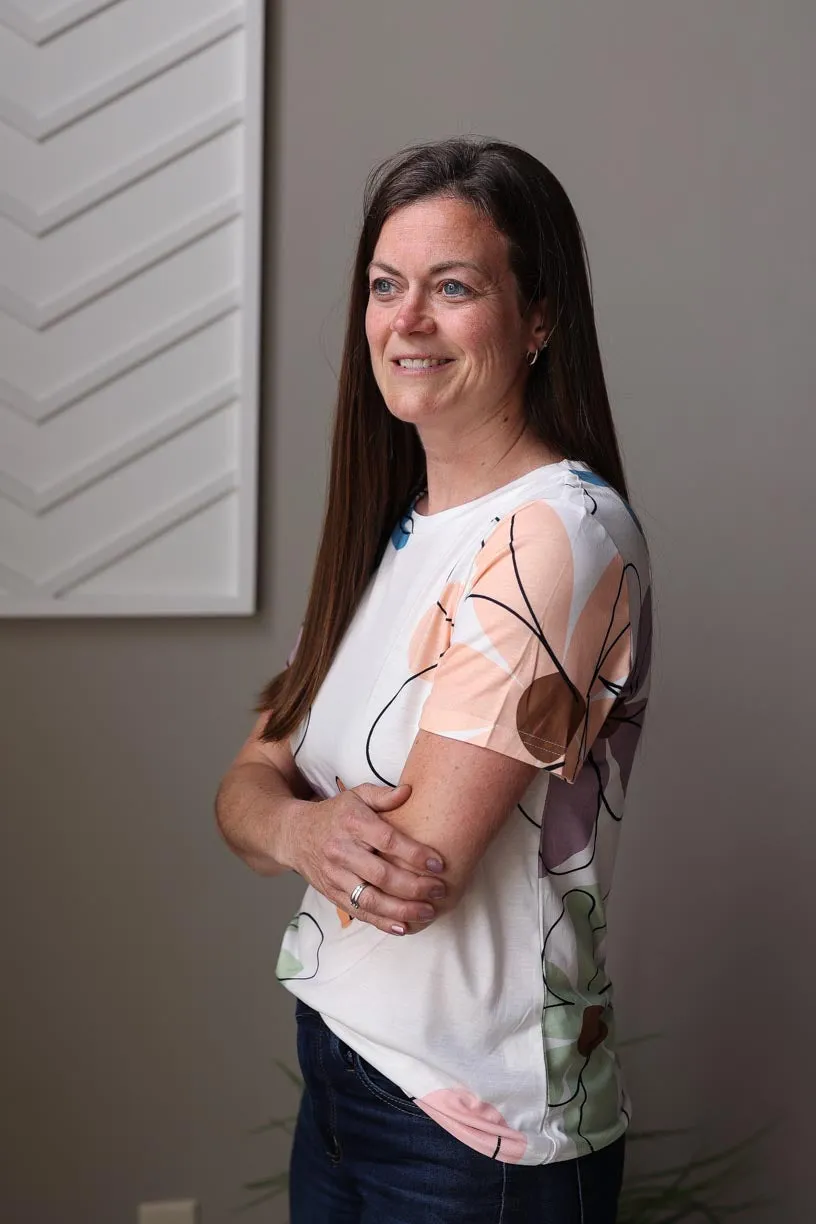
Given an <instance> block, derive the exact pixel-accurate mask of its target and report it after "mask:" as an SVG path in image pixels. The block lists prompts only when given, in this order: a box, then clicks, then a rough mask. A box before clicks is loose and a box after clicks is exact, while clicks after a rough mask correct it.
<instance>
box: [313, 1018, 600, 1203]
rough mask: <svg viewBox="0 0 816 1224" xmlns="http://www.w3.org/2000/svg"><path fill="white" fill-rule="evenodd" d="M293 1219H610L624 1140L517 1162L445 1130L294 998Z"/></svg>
mask: <svg viewBox="0 0 816 1224" xmlns="http://www.w3.org/2000/svg"><path fill="white" fill-rule="evenodd" d="M297 1021H298V1058H299V1060H300V1066H301V1071H302V1074H303V1079H304V1084H305V1091H304V1094H303V1100H302V1101H301V1106H300V1112H299V1114H298V1121H297V1127H296V1130H295V1139H294V1145H293V1149H292V1165H291V1181H290V1210H291V1224H614V1221H615V1216H616V1214H617V1202H618V1194H619V1192H620V1184H621V1176H622V1172H623V1151H624V1139H623V1138H621V1139H618V1140H617V1141H616V1142H615V1143H612V1144H610V1146H609V1147H606V1148H602V1149H601V1150H600V1151H598V1152H593V1153H591V1154H590V1155H588V1156H581V1157H579V1158H578V1159H575V1160H565V1161H560V1162H558V1163H556V1164H547V1165H512V1164H505V1163H504V1162H502V1161H498V1160H491V1159H490V1158H489V1157H488V1156H483V1155H482V1153H481V1152H477V1151H474V1150H473V1149H472V1148H469V1147H467V1145H466V1144H464V1143H462V1142H460V1140H458V1139H455V1138H454V1137H453V1135H449V1134H448V1132H447V1131H446V1130H444V1129H443V1128H442V1127H441V1126H439V1125H438V1123H436V1122H434V1121H432V1119H431V1118H429V1117H428V1116H427V1114H425V1113H423V1111H422V1110H421V1109H420V1108H419V1107H418V1106H417V1105H415V1104H414V1103H413V1101H412V1100H411V1098H410V1097H408V1096H406V1095H405V1093H404V1092H402V1091H401V1089H399V1088H398V1087H397V1086H396V1084H393V1083H392V1082H391V1080H389V1079H386V1077H385V1076H384V1075H381V1074H380V1072H379V1071H375V1069H374V1068H373V1067H372V1066H371V1064H370V1063H367V1062H365V1061H364V1060H363V1059H362V1058H360V1056H359V1055H358V1054H356V1053H355V1051H354V1050H352V1049H351V1048H350V1047H349V1046H347V1045H346V1044H345V1042H343V1041H341V1040H340V1038H339V1037H336V1036H335V1035H334V1033H332V1032H331V1030H330V1029H328V1028H327V1027H326V1025H325V1024H324V1023H323V1020H322V1019H321V1017H320V1015H319V1013H318V1012H316V1011H314V1010H313V1009H312V1008H311V1007H307V1006H306V1004H304V1003H301V1002H298V1005H297Z"/></svg>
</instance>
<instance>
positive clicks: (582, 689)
mask: <svg viewBox="0 0 816 1224" xmlns="http://www.w3.org/2000/svg"><path fill="white" fill-rule="evenodd" d="M631 649H632V634H631V626H630V623H629V599H628V591H627V582H626V573H625V567H624V563H623V559H622V558H621V556H620V554H619V552H618V550H617V549H616V547H615V545H614V544H613V542H612V540H611V539H610V537H609V535H608V534H607V533H606V531H605V530H604V528H603V527H602V526H601V525H600V523H598V522H596V521H595V519H594V518H593V517H592V515H590V514H589V513H584V512H577V511H576V510H574V509H572V508H559V507H558V505H557V503H554V502H547V501H536V502H532V503H530V504H529V505H526V506H523V507H521V508H520V509H519V510H517V511H515V512H514V513H513V514H511V515H508V516H507V517H506V518H504V519H502V520H501V521H500V522H499V523H498V525H497V526H496V528H495V529H494V531H493V532H492V533H491V535H490V536H489V538H488V539H487V540H486V541H485V543H484V545H483V546H482V548H481V549H480V551H479V553H478V554H477V556H476V559H475V562H474V566H473V569H472V572H471V575H470V578H469V581H468V584H467V586H466V587H465V590H464V592H463V595H462V599H461V600H460V602H459V606H458V608H457V610H456V613H455V623H454V626H453V630H452V633H451V640H450V645H449V647H448V649H447V650H446V651H445V652H444V653H443V655H442V657H441V659H440V661H439V664H438V666H437V667H436V669H435V672H434V679H433V685H432V688H431V692H430V694H429V696H428V699H427V701H426V702H425V705H424V707H423V711H422V716H421V719H420V727H421V728H422V729H423V730H425V731H433V732H435V733H436V734H438V735H444V736H448V737H450V738H453V739H459V740H465V741H467V742H469V743H473V744H478V745H481V746H482V747H485V748H491V749H493V750H494V751H496V752H501V753H503V754H504V755H506V756H511V757H514V758H516V759H517V760H519V761H524V762H526V763H529V764H534V765H538V766H540V767H541V768H544V769H547V770H548V771H549V772H551V773H554V774H556V775H558V776H560V777H563V778H564V779H566V780H567V781H568V782H573V781H574V780H575V778H576V777H577V775H578V772H579V770H580V768H581V765H582V764H583V762H584V760H585V759H586V756H587V753H588V752H589V749H590V748H591V746H592V743H593V742H594V740H595V737H596V736H597V734H598V732H599V730H600V728H601V727H602V725H603V723H604V721H605V719H606V716H607V714H608V713H609V711H610V709H611V708H612V705H613V704H614V702H615V700H616V699H617V697H618V695H619V694H620V692H621V689H622V688H623V687H624V685H625V684H626V681H627V679H628V676H629V673H630V670H631V666H632V661H631Z"/></svg>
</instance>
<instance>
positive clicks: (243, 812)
mask: <svg viewBox="0 0 816 1224" xmlns="http://www.w3.org/2000/svg"><path fill="white" fill-rule="evenodd" d="M265 722H266V716H265V715H261V717H260V718H259V719H258V720H257V722H256V723H255V726H254V727H253V728H252V731H251V733H250V735H249V737H248V739H247V741H246V743H245V744H244V745H243V747H242V748H241V751H240V752H239V753H238V755H237V757H236V758H235V760H234V761H233V763H232V765H231V767H230V769H229V770H228V772H227V773H226V774H225V775H224V778H223V780H222V782H221V785H220V786H219V788H218V794H217V796H216V800H215V814H216V822H217V825H218V828H219V831H220V833H221V836H222V837H223V838H224V841H225V842H226V843H227V845H228V846H229V848H230V850H232V852H233V853H234V854H237V855H238V857H239V858H241V859H243V861H244V862H245V863H246V864H247V866H248V867H251V868H252V870H253V871H256V872H257V873H258V874H259V875H266V876H274V875H280V874H281V872H283V871H288V870H290V868H291V867H292V863H291V846H290V844H289V843H290V842H291V829H292V821H293V820H295V819H296V818H297V816H298V815H301V814H302V812H303V808H304V806H307V805H308V804H309V802H310V800H311V799H313V798H314V795H313V792H312V789H311V787H310V786H309V784H308V782H307V781H306V779H305V778H304V777H303V775H302V774H301V772H300V770H299V769H298V767H297V765H296V764H295V760H294V757H293V756H292V752H291V749H290V748H289V745H288V744H285V743H279V744H269V743H266V742H264V740H262V739H261V733H262V732H263V728H264V724H265Z"/></svg>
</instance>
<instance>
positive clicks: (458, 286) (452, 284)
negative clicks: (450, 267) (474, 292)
mask: <svg viewBox="0 0 816 1224" xmlns="http://www.w3.org/2000/svg"><path fill="white" fill-rule="evenodd" d="M469 294H470V290H469V289H468V287H467V285H463V284H462V282H461V281H457V280H446V281H443V282H442V296H443V297H446V298H460V297H468V295H469Z"/></svg>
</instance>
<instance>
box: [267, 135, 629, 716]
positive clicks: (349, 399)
mask: <svg viewBox="0 0 816 1224" xmlns="http://www.w3.org/2000/svg"><path fill="white" fill-rule="evenodd" d="M440 195H443V196H451V197H455V198H458V199H462V200H466V201H468V202H469V203H470V204H471V205H472V206H473V207H474V208H476V209H477V210H478V211H479V212H480V213H481V214H482V215H483V216H485V217H486V218H488V219H489V220H490V221H491V222H492V223H493V224H494V225H495V226H496V228H497V229H498V230H499V231H500V232H501V233H503V234H504V235H505V237H506V238H507V240H508V243H509V254H510V266H511V268H512V270H513V272H514V274H515V277H516V282H517V284H518V289H519V300H520V306H521V309H522V313H524V312H525V311H526V310H527V309H528V308H529V307H530V306H532V305H533V304H534V303H538V302H540V301H541V300H542V299H543V298H547V302H548V307H549V317H550V323H551V325H552V328H551V338H550V343H549V346H548V348H546V349H544V350H543V351H542V353H541V359H540V360H539V361H538V362H537V363H536V364H535V366H534V367H533V368H532V370H531V371H530V376H529V378H528V380H527V386H526V392H525V412H526V416H527V420H528V423H529V425H530V427H531V428H532V429H533V430H534V431H535V432H536V433H537V434H538V436H539V437H540V438H541V439H542V441H544V442H545V443H546V444H547V445H548V446H549V447H550V448H551V449H552V450H553V451H556V452H558V453H560V454H562V455H563V456H564V457H565V458H567V459H578V460H583V461H584V462H585V463H587V464H588V465H589V466H590V468H592V469H593V470H594V471H595V472H596V473H597V474H598V475H599V476H601V477H602V478H603V479H604V480H606V481H608V482H609V484H611V485H612V486H613V488H615V489H617V491H618V492H619V493H620V494H621V496H622V497H626V496H627V490H626V481H625V478H624V474H623V465H622V463H621V457H620V451H619V449H618V442H617V438H616V435H615V427H614V424H613V422H612V413H611V411H610V407H609V398H608V396H607V392H606V383H605V380H604V374H603V367H602V365H601V356H600V352H599V349H598V337H597V334H596V330H595V318H594V314H593V309H592V290H591V284H590V278H589V265H588V261H587V255H586V247H585V244H584V236H583V234H582V232H581V227H580V225H579V223H578V218H577V217H576V215H575V211H574V209H573V207H572V205H571V204H570V201H569V199H568V197H567V194H566V192H565V191H564V189H563V187H562V186H561V184H560V183H559V182H558V180H557V179H556V178H555V176H554V175H553V174H552V173H551V172H550V171H549V170H548V169H547V167H546V166H544V165H542V164H541V162H540V161H538V160H537V159H536V158H535V157H533V156H532V155H531V154H530V153H525V152H524V150H523V149H519V148H517V147H515V146H514V145H510V144H505V143H504V142H502V141H497V140H482V139H476V138H473V137H454V138H452V139H449V140H442V141H438V142H435V143H432V144H424V145H415V146H413V147H412V148H409V149H406V150H404V151H403V152H401V153H398V154H397V155H396V156H395V157H393V158H390V159H389V160H388V161H386V162H384V163H383V164H382V165H381V166H379V167H378V168H377V169H376V170H374V171H373V173H372V174H371V175H370V176H369V179H368V183H367V185H366V191H365V200H364V219H363V226H362V232H361V234H360V241H359V244H358V247H357V256H356V259H355V263H354V273H353V277H352V282H351V294H350V300H349V311H348V322H347V325H346V339H345V346H344V350H343V360H342V364H341V367H340V379H339V388H338V396H337V412H336V416H335V425H334V439H333V443H332V454H331V466H330V472H329V491H328V501H327V505H326V514H325V519H324V522H323V532H322V536H321V540H320V546H319V548H318V552H317V560H316V562H315V570H314V577H313V580H312V588H311V593H310V595H309V602H308V605H307V608H306V616H305V618H304V621H303V630H302V634H301V637H300V641H299V643H298V646H297V650H296V651H295V655H294V658H293V660H292V662H291V666H290V667H288V668H287V669H286V670H285V671H283V672H282V673H281V674H280V675H278V676H276V677H275V678H274V679H273V680H272V681H270V683H269V684H268V685H267V686H266V688H265V689H264V691H263V693H262V695H261V699H260V703H259V708H260V709H261V710H268V711H269V717H268V719H267V722H266V726H265V728H264V738H265V739H269V740H279V739H283V738H284V737H285V736H287V735H289V734H291V732H292V731H293V730H294V729H295V728H296V727H297V725H298V724H299V723H300V721H301V719H302V718H303V717H304V716H305V714H306V712H307V710H308V709H309V707H310V706H311V704H312V701H313V700H314V697H315V695H316V693H317V691H318V689H319V688H320V685H321V684H322V682H323V680H324V679H325V676H326V673H327V672H328V670H329V667H330V666H331V662H332V659H333V658H334V655H335V652H336V650H337V647H338V645H339V644H340V640H341V638H342V636H343V634H344V633H345V631H346V629H347V628H348V625H349V622H350V621H351V618H352V616H353V615H354V612H355V610H356V608H357V605H358V604H359V602H360V599H361V597H362V594H363V592H364V590H365V587H366V585H367V583H368V581H369V579H370V577H371V575H372V573H373V571H374V570H375V569H376V567H377V565H378V563H379V560H380V558H381V556H382V554H383V551H384V549H385V546H386V544H387V542H388V537H389V535H390V534H391V531H392V529H393V528H394V526H395V524H396V522H397V520H398V519H399V517H400V515H401V514H404V512H405V510H406V508H407V506H408V503H409V500H410V498H411V496H412V493H414V492H416V491H417V490H418V488H419V487H420V485H421V484H422V482H423V479H424V475H425V456H424V452H423V449H422V446H421V444H420V441H419V437H418V435H417V432H416V429H415V428H414V427H413V426H412V425H408V424H406V423H405V422H403V421H399V420H397V419H396V417H394V416H392V415H391V413H390V412H389V411H388V409H387V408H386V406H385V402H384V400H383V398H382V395H381V394H380V390H379V388H378V386H377V384H376V382H375V380H374V374H373V372H372V368H371V362H370V360H369V355H368V344H367V341H366V334H365V313H366V304H367V300H368V293H369V288H368V280H367V269H368V265H369V263H370V262H371V259H372V258H373V255H374V248H375V246H376V243H377V239H378V238H379V235H380V231H381V229H382V227H383V225H384V224H385V222H386V220H387V219H388V217H389V216H390V215H391V214H392V213H393V212H394V211H395V210H396V209H398V208H402V207H404V206H405V205H406V204H412V203H414V202H415V201H417V200H421V199H426V198H428V197H429V196H440Z"/></svg>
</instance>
